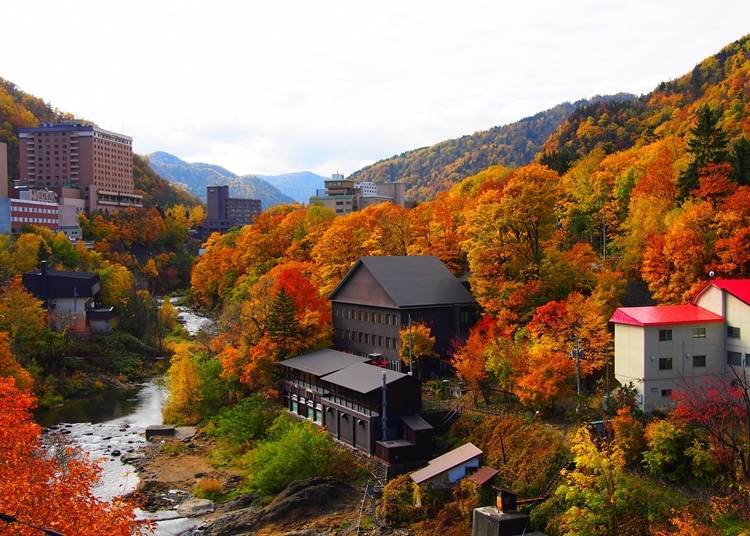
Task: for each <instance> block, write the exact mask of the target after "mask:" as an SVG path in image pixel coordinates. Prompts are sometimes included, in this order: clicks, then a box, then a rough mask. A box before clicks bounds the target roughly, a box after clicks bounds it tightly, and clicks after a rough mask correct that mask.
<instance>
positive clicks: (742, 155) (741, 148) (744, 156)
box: [732, 136, 750, 185]
mask: <svg viewBox="0 0 750 536" xmlns="http://www.w3.org/2000/svg"><path fill="white" fill-rule="evenodd" d="M732 170H733V171H732V178H733V179H734V181H735V182H736V183H737V184H741V185H749V184H750V142H749V141H747V138H745V136H742V137H741V138H740V139H739V140H737V142H736V143H735V144H734V149H733V150H732Z"/></svg>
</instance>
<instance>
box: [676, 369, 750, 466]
mask: <svg viewBox="0 0 750 536" xmlns="http://www.w3.org/2000/svg"><path fill="white" fill-rule="evenodd" d="M748 388H750V384H748V382H747V380H746V379H744V378H741V377H736V378H735V379H734V381H730V380H729V379H726V378H719V377H715V378H708V379H706V381H705V382H703V383H695V384H692V385H687V386H686V387H685V388H684V389H680V390H675V391H674V393H673V395H672V397H673V399H674V401H675V409H674V410H673V411H672V418H674V419H676V420H678V421H681V422H684V423H687V424H690V425H693V426H695V427H697V428H700V429H701V430H703V431H704V432H705V435H706V438H707V439H708V441H709V442H710V444H711V446H712V449H711V451H712V452H713V453H714V455H715V456H716V457H717V458H718V459H717V461H718V462H719V464H720V465H722V466H724V467H725V468H727V470H728V472H729V474H728V475H727V476H729V477H730V478H737V477H738V476H740V477H741V478H744V479H747V478H750V393H749V392H748Z"/></svg>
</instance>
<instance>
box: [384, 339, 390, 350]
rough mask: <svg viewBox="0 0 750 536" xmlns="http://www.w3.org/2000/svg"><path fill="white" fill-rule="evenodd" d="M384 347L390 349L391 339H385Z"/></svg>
mask: <svg viewBox="0 0 750 536" xmlns="http://www.w3.org/2000/svg"><path fill="white" fill-rule="evenodd" d="M385 347H386V348H390V347H391V338H390V337H386V338H385Z"/></svg>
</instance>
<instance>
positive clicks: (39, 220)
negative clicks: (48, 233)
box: [10, 216, 58, 224]
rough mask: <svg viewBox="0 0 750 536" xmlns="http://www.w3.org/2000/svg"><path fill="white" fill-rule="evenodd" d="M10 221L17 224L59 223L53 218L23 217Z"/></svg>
mask: <svg viewBox="0 0 750 536" xmlns="http://www.w3.org/2000/svg"><path fill="white" fill-rule="evenodd" d="M10 221H14V222H17V223H51V224H56V223H58V221H57V220H56V219H54V220H53V219H52V218H26V217H23V216H13V217H12V218H11V219H10Z"/></svg>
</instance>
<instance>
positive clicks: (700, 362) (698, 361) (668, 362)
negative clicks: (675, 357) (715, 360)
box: [659, 355, 706, 370]
mask: <svg viewBox="0 0 750 536" xmlns="http://www.w3.org/2000/svg"><path fill="white" fill-rule="evenodd" d="M705 366H706V356H705V355H694V356H693V368H703V367H705ZM659 370H672V358H671V357H660V358H659Z"/></svg>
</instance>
